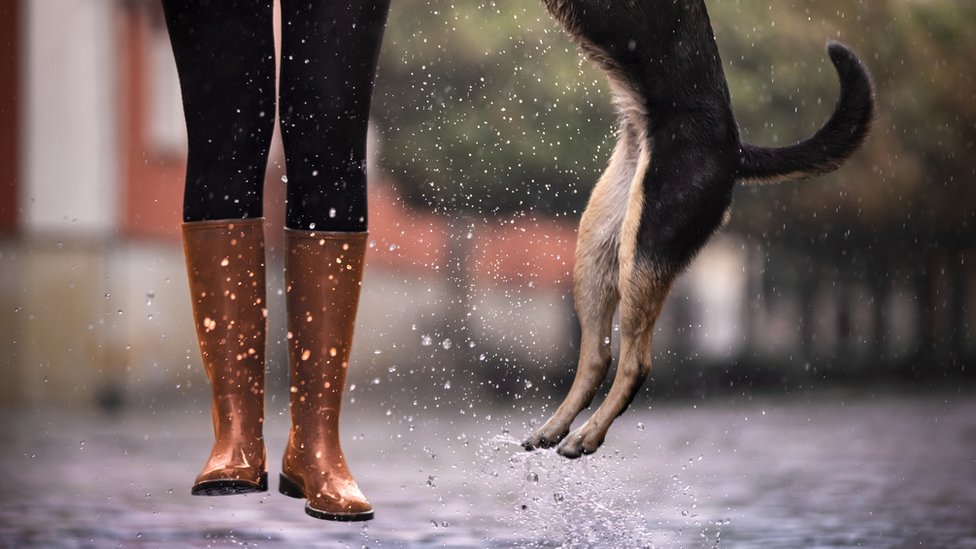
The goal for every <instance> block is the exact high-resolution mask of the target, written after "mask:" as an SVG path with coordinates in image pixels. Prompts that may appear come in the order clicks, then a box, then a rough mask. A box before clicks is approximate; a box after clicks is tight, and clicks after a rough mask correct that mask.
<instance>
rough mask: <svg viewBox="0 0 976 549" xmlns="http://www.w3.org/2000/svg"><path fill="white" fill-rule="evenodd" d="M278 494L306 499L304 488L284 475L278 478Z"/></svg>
mask: <svg viewBox="0 0 976 549" xmlns="http://www.w3.org/2000/svg"><path fill="white" fill-rule="evenodd" d="M278 492H280V493H282V494H283V495H286V496H288V497H290V498H297V499H304V498H305V492H304V491H303V490H302V487H301V486H299V485H298V484H297V483H295V482H294V481H293V480H291V479H290V478H288V477H286V476H285V474H284V473H282V474H281V475H279V476H278Z"/></svg>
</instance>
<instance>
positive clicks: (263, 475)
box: [183, 219, 268, 496]
mask: <svg viewBox="0 0 976 549" xmlns="http://www.w3.org/2000/svg"><path fill="white" fill-rule="evenodd" d="M183 249H184V252H185V253H186V271H187V275H188V276H189V280H190V296H191V299H192V303H193V320H194V324H195V325H196V330H197V337H198V339H199V340H200V353H201V354H202V355H203V365H204V368H205V369H206V371H207V378H208V379H209V380H210V386H211V389H212V393H213V409H212V413H213V424H214V438H215V439H216V442H215V443H214V447H213V450H212V451H211V453H210V459H209V460H208V461H207V464H206V466H205V467H204V468H203V472H202V473H200V476H198V477H197V480H196V483H195V484H194V485H193V490H192V494H193V495H195V496H224V495H231V494H244V493H248V492H264V491H266V490H267V489H268V473H267V465H266V462H267V459H266V455H265V449H264V436H263V434H262V432H263V427H264V350H265V332H266V324H267V321H266V316H267V314H266V309H265V279H264V219H235V220H222V221H196V222H190V223H184V224H183Z"/></svg>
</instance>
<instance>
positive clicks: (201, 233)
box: [163, 0, 274, 495]
mask: <svg viewBox="0 0 976 549" xmlns="http://www.w3.org/2000/svg"><path fill="white" fill-rule="evenodd" d="M271 2H272V0H214V1H210V2H206V1H201V0H164V1H163V7H164V9H165V13H166V23H167V26H168V28H169V32H170V38H171V42H172V44H173V52H174V53H175V55H176V63H177V68H178V70H179V74H180V85H181V87H182V91H183V106H184V112H185V116H186V125H187V134H188V138H189V158H188V165H187V175H186V194H185V197H184V221H185V223H184V224H183V244H184V250H185V253H186V268H187V275H188V279H189V284H190V295H191V300H192V305H193V320H194V325H195V328H196V332H197V337H198V340H199V345H200V352H201V355H202V356H203V363H204V368H205V370H206V373H207V378H208V379H209V381H210V386H211V392H212V415H213V426H214V438H215V442H214V446H213V449H212V450H211V453H210V458H209V459H208V460H207V464H206V465H205V466H204V469H203V471H202V472H201V473H200V475H199V476H198V477H197V479H196V482H195V483H194V486H193V490H192V493H193V494H195V495H226V494H238V493H246V492H255V491H264V490H266V489H267V472H266V471H267V466H266V462H267V460H266V456H265V446H264V437H263V426H264V357H265V341H266V331H267V330H266V320H265V314H264V307H265V306H266V305H265V303H266V301H265V266H264V222H263V220H262V219H261V194H262V193H261V188H262V182H263V175H264V168H265V163H266V159H267V154H268V144H269V141H270V138H271V131H272V129H273V126H274V43H273V27H272V15H271V13H272V12H271V8H272V3H271ZM245 218H246V219H245Z"/></svg>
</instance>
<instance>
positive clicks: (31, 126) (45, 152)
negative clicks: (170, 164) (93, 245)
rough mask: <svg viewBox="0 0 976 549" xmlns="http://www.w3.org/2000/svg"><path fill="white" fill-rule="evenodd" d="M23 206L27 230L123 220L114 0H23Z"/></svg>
mask: <svg viewBox="0 0 976 549" xmlns="http://www.w3.org/2000/svg"><path fill="white" fill-rule="evenodd" d="M23 6H24V8H25V10H24V11H25V13H24V14H23V17H24V18H25V20H24V26H25V29H26V41H25V42H26V62H25V63H24V64H23V66H24V71H25V74H24V82H25V83H26V89H25V90H24V91H25V93H24V98H25V102H26V108H25V113H24V115H23V116H24V120H23V127H24V130H25V134H26V135H25V140H24V144H25V149H26V150H25V151H24V155H23V159H24V160H23V162H24V165H23V166H22V170H21V173H23V174H24V179H23V180H24V185H23V186H22V188H21V189H22V194H21V208H22V211H23V214H24V218H23V219H24V222H23V223H24V229H25V231H26V232H27V233H28V234H37V233H44V234H55V235H60V234H65V233H68V234H70V235H77V236H89V237H90V236H99V235H105V234H108V233H110V232H111V231H112V230H113V229H114V228H115V227H116V225H117V222H118V217H119V216H118V208H117V207H116V204H117V200H118V198H117V197H118V190H117V187H118V168H117V166H118V158H117V146H116V140H117V137H116V133H117V132H116V125H117V123H118V118H117V116H115V108H114V106H115V105H116V102H117V101H116V97H115V93H116V91H115V90H116V88H117V80H116V78H117V74H116V68H117V66H118V62H117V55H116V52H115V49H114V48H115V46H116V36H115V30H116V27H115V18H114V7H115V6H116V3H115V2H109V1H106V0H30V1H29V2H24V3H23Z"/></svg>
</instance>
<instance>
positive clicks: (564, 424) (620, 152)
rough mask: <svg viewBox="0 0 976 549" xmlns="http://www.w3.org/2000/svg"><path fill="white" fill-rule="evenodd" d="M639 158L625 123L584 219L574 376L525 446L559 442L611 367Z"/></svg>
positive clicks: (578, 254)
mask: <svg viewBox="0 0 976 549" xmlns="http://www.w3.org/2000/svg"><path fill="white" fill-rule="evenodd" d="M636 159H637V149H636V145H635V135H634V134H633V132H632V131H631V130H630V128H628V127H627V126H626V125H624V126H623V127H622V129H621V133H620V140H619V141H618V142H617V146H616V148H615V149H614V153H613V156H612V157H611V160H610V165H609V166H608V167H607V170H606V172H604V174H603V176H602V177H601V178H600V181H599V182H598V183H597V186H596V187H595V188H594V190H593V194H592V196H591V197H590V202H589V204H588V205H587V208H586V211H585V212H584V213H583V217H582V219H581V221H580V228H579V236H578V240H577V244H576V267H575V271H574V277H573V278H574V289H573V293H574V301H575V305H576V313H577V316H578V318H579V322H580V328H581V333H582V337H581V339H580V354H579V364H578V366H577V368H576V377H575V379H574V380H573V386H572V388H571V389H570V390H569V393H568V394H567V395H566V398H565V400H563V402H562V404H561V405H560V406H559V408H558V409H557V410H556V412H555V413H554V414H553V416H552V417H551V418H550V419H549V421H547V422H546V423H545V424H544V425H543V426H542V427H540V428H539V429H538V430H536V431H535V432H534V433H533V434H532V435H531V436H529V438H528V439H526V440H525V442H523V443H522V445H523V446H524V447H525V448H526V449H527V450H532V449H535V448H549V447H552V446H555V445H556V444H558V443H559V441H561V440H562V439H563V438H564V437H565V436H566V434H567V433H568V432H569V428H570V426H571V425H572V423H573V420H574V419H576V416H577V415H579V413H580V412H581V411H583V409H584V408H586V407H587V406H589V405H590V402H591V401H592V400H593V396H594V395H595V394H596V391H597V389H598V388H599V387H600V384H601V383H602V382H603V379H604V378H605V377H606V375H607V371H608V370H609V368H610V362H611V360H612V356H611V350H610V334H611V329H612V324H613V313H614V310H615V309H616V308H617V302H618V301H619V299H620V294H619V292H618V290H617V282H618V278H619V268H618V263H617V258H618V250H617V248H618V246H619V235H620V227H621V224H622V223H623V217H624V214H625V212H626V204H627V200H628V195H629V193H630V185H631V181H632V180H633V178H634V173H635V170H636V161H637V160H636Z"/></svg>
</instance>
